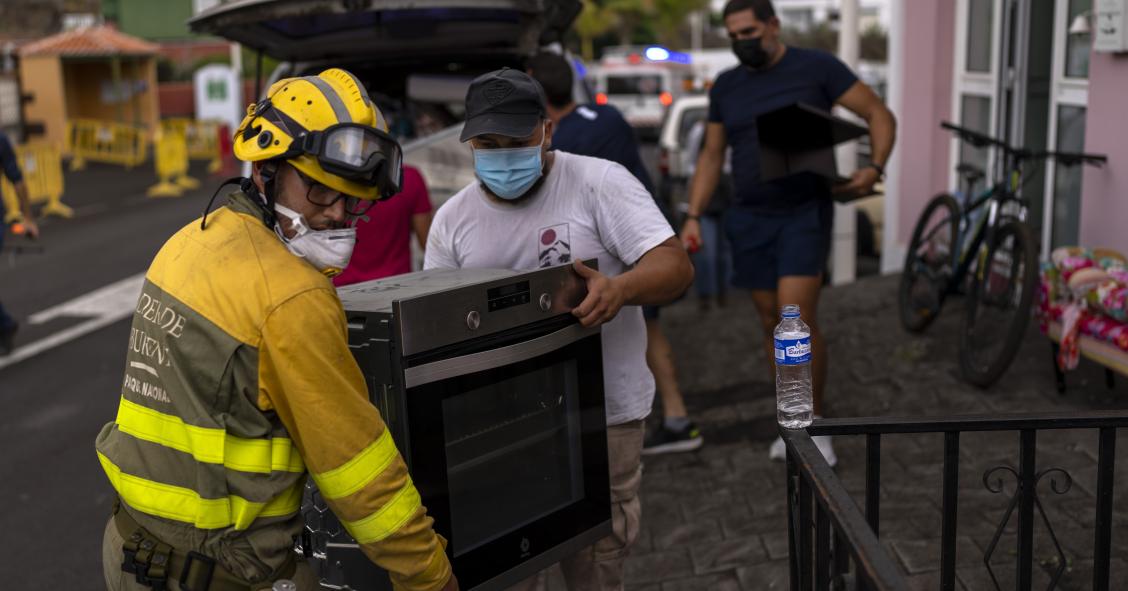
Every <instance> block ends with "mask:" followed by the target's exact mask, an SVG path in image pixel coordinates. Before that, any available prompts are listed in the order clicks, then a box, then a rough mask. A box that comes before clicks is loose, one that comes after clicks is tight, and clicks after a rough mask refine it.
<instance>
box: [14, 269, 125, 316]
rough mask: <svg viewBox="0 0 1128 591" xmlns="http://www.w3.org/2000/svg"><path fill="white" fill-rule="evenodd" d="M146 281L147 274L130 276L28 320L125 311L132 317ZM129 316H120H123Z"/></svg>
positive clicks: (53, 307)
mask: <svg viewBox="0 0 1128 591" xmlns="http://www.w3.org/2000/svg"><path fill="white" fill-rule="evenodd" d="M144 283H145V274H144V273H139V274H137V275H134V276H132V277H126V278H125V279H122V280H121V281H117V282H114V283H111V284H109V285H107V286H105V287H101V288H98V289H96V290H94V291H92V292H90V293H88V294H86V295H82V296H79V297H77V298H75V299H73V300H71V301H69V302H64V303H62V304H59V305H58V306H52V307H50V308H47V309H46V310H42V311H39V312H36V313H35V314H32V315H31V316H29V317H28V322H29V323H31V324H43V323H44V322H47V321H49V320H52V319H54V318H57V317H59V316H80V317H81V316H96V317H99V318H100V317H103V316H108V315H117V314H122V313H123V312H124V313H125V316H128V315H129V313H130V312H132V311H133V308H134V307H135V306H136V305H137V297H138V296H139V295H141V285H142V284H144ZM125 316H119V318H124V317H125Z"/></svg>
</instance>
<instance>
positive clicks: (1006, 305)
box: [960, 221, 1038, 388]
mask: <svg viewBox="0 0 1128 591" xmlns="http://www.w3.org/2000/svg"><path fill="white" fill-rule="evenodd" d="M1037 282H1038V249H1037V245H1036V244H1035V243H1034V235H1033V234H1032V233H1031V231H1030V227H1029V226H1027V225H1026V224H1024V223H1022V222H1019V221H1011V222H1007V223H1006V224H1004V225H1003V226H1001V227H1000V228H999V230H998V231H997V232H996V233H995V237H994V239H993V240H992V241H991V244H989V245H987V247H986V251H985V253H984V256H982V257H981V258H980V259H979V265H978V266H977V268H976V270H975V272H974V274H973V275H972V280H971V289H970V291H969V294H968V298H967V314H966V315H965V316H964V323H963V328H962V330H961V331H960V371H961V373H962V374H963V376H964V379H966V380H967V381H969V382H971V383H973V384H975V385H977V386H979V387H982V388H986V387H988V386H990V385H991V384H994V383H995V382H996V381H998V379H999V378H1000V377H1001V376H1002V375H1003V372H1005V371H1006V370H1007V368H1008V367H1010V364H1011V362H1012V361H1014V356H1015V354H1016V353H1018V347H1019V345H1021V344H1022V338H1023V336H1025V334H1026V328H1027V326H1029V324H1030V308H1031V305H1032V304H1033V302H1034V290H1035V288H1036V285H1037Z"/></svg>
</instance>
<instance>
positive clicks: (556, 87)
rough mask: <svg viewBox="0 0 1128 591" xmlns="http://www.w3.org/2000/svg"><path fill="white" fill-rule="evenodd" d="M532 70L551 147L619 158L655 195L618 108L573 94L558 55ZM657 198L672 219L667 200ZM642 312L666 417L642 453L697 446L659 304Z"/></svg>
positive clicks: (543, 57)
mask: <svg viewBox="0 0 1128 591" xmlns="http://www.w3.org/2000/svg"><path fill="white" fill-rule="evenodd" d="M528 69H529V75H530V76H532V77H533V78H534V79H535V80H536V81H537V82H539V83H540V85H541V87H543V88H544V93H545V97H546V98H547V99H548V105H547V106H546V107H547V110H548V117H549V118H550V119H552V121H553V123H555V125H554V127H553V131H552V140H551V141H552V148H553V149H554V150H561V151H563V152H569V153H571V154H580V155H582V156H592V157H595V158H602V159H604V160H610V161H612V162H618V163H619V164H621V165H623V167H624V168H626V169H627V170H629V171H630V172H631V174H633V175H634V176H635V177H637V178H638V180H639V181H640V182H641V183H642V184H643V186H644V187H646V190H647V191H649V192H650V195H651V196H654V184H653V182H652V181H651V180H650V173H648V172H647V171H646V166H645V165H643V163H642V157H641V156H640V155H639V151H638V140H637V139H635V134H634V130H633V129H631V126H630V124H629V123H627V120H626V119H623V116H622V115H621V114H620V113H619V111H618V109H616V108H615V107H612V106H610V105H577V104H576V102H575V100H573V98H572V84H573V78H572V67H571V65H569V64H568V61H567V60H565V59H564V57H563V56H561V55H559V54H556V53H551V52H542V53H539V54H537V55H536V56H534V57H533V58H532V59H530V60H529V63H528ZM655 201H656V202H657V203H658V209H660V210H661V211H662V214H663V215H665V216H666V219H667V220H670V219H671V218H670V213H669V209H668V208H667V205H666V204H665V203H662V202H661V201H660V200H657V199H656V200H655ZM671 224H672V222H671ZM642 313H643V314H642V315H643V317H644V318H646V363H647V365H648V366H649V367H650V372H651V373H653V374H654V382H655V386H656V388H657V389H658V395H659V397H660V398H661V399H662V412H663V416H664V419H663V421H662V424H661V426H660V427H659V428H658V429H656V430H653V431H651V432H650V433H649V434H648V435H647V436H646V440H645V441H644V442H643V449H642V453H643V454H644V455H651V454H658V453H669V452H678V451H692V450H695V449H697V448H699V447H701V444H702V443H703V442H704V440H703V439H702V437H701V432H700V431H699V430H698V429H697V426H696V425H694V424H693V423H692V422H691V421H690V420H689V418H688V416H687V412H686V409H685V402H684V400H683V399H682V394H681V390H680V389H679V388H678V380H677V374H676V373H675V372H674V359H673V348H672V347H671V346H670V341H669V339H667V338H666V335H665V334H663V333H662V328H661V325H659V324H658V307H657V306H643V307H642Z"/></svg>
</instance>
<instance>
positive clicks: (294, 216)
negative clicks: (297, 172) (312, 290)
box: [274, 203, 356, 277]
mask: <svg viewBox="0 0 1128 591" xmlns="http://www.w3.org/2000/svg"><path fill="white" fill-rule="evenodd" d="M274 211H275V212H277V213H279V214H281V215H284V216H286V217H287V218H289V220H290V224H291V226H292V228H293V230H294V231H295V232H297V233H296V234H295V235H294V237H293V238H286V235H285V234H284V233H283V232H282V226H281V225H280V224H279V223H278V222H274V231H275V232H276V233H277V234H278V237H279V238H281V239H282V243H283V244H285V245H286V248H287V249H288V250H289V251H290V252H291V253H293V254H294V255H295V256H297V257H300V258H303V259H305V260H306V262H308V263H309V264H311V265H313V266H314V268H316V269H317V270H318V271H321V272H322V273H324V274H325V276H326V277H333V276H336V275H340V274H341V271H343V270H344V268H345V266H346V265H348V264H349V259H351V258H352V253H353V248H354V247H356V228H341V229H339V230H314V229H312V228H310V227H309V223H308V222H306V219H305V216H303V215H302V214H300V213H298V212H296V211H294V210H292V209H290V208H288V207H286V206H285V205H279V204H277V203H275V204H274Z"/></svg>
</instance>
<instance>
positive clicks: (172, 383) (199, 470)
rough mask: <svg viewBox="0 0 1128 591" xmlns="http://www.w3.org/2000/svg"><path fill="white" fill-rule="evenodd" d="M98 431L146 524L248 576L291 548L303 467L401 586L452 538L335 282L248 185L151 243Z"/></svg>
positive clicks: (434, 563)
mask: <svg viewBox="0 0 1128 591" xmlns="http://www.w3.org/2000/svg"><path fill="white" fill-rule="evenodd" d="M96 447H97V452H98V459H99V461H100V462H101V463H102V467H103V469H105V472H106V475H107V476H108V477H109V480H110V483H111V484H112V485H113V487H114V489H116V491H117V493H118V495H119V496H120V497H121V500H122V501H123V504H124V506H125V510H128V511H129V512H130V515H131V516H133V517H134V518H135V519H136V520H137V521H138V523H139V524H140V525H141V526H142V527H144V528H146V529H147V530H149V532H150V533H152V534H153V535H154V536H156V537H158V538H160V539H161V540H163V541H165V542H166V543H168V544H171V545H172V546H174V547H177V548H180V549H181V550H184V551H187V550H195V551H197V552H201V553H203V554H206V555H208V556H211V557H213V558H215V559H216V560H218V561H219V562H220V564H221V565H222V566H223V567H224V568H226V569H227V570H228V571H230V572H231V573H233V574H235V575H236V576H240V577H243V578H245V579H247V580H248V581H252V582H257V581H261V580H263V579H264V578H266V577H267V576H268V575H269V574H270V573H272V572H274V571H275V570H276V569H277V568H279V567H280V566H281V565H282V564H283V563H284V561H285V559H286V555H287V553H288V552H291V551H292V550H291V548H292V546H293V540H294V537H295V536H296V535H298V534H299V533H300V531H301V528H302V516H301V515H300V513H299V508H300V505H301V500H302V490H303V486H304V483H305V478H306V473H307V471H308V473H309V474H310V475H311V476H312V477H313V480H314V482H316V483H317V486H318V488H319V489H320V490H321V494H322V496H323V497H324V498H326V499H327V500H328V502H329V505H330V507H331V508H332V509H333V512H334V513H336V514H337V516H338V517H339V518H340V519H341V521H342V523H344V524H345V527H346V529H347V530H348V531H349V533H350V534H352V536H353V537H354V538H356V540H357V541H358V542H359V543H360V544H361V547H362V549H363V550H364V551H365V553H366V554H367V555H368V556H369V558H371V559H372V560H373V561H374V562H376V563H377V564H379V565H380V566H382V567H384V568H385V569H387V570H388V572H389V573H391V576H392V581H393V583H395V585H396V586H397V587H398V588H401V589H407V590H416V589H418V590H431V589H437V588H440V587H442V585H443V584H444V583H445V582H446V580H447V579H448V578H449V576H450V563H449V562H448V561H447V557H446V554H445V552H444V550H443V546H444V545H445V543H444V542H443V541H442V540H441V538H439V537H438V536H437V535H436V534H435V533H434V531H433V530H432V529H431V523H432V520H431V518H430V517H428V516H427V514H426V509H425V508H424V507H423V506H422V505H421V503H420V498H419V493H418V491H417V490H416V489H415V486H414V485H413V484H412V482H411V478H410V477H409V476H408V473H407V467H406V465H405V464H404V462H403V458H401V457H400V455H399V452H398V450H397V449H396V447H395V444H394V443H393V442H392V438H391V434H390V433H389V431H388V429H387V428H386V427H385V425H384V422H383V421H382V419H381V418H380V415H379V413H378V412H377V411H376V409H375V407H373V406H372V404H370V403H369V401H368V397H367V390H366V388H365V384H364V378H363V376H362V374H361V372H360V369H359V367H358V366H357V364H356V362H355V361H354V359H353V357H352V354H351V353H350V352H349V349H348V343H347V329H346V324H345V316H344V311H343V310H342V308H341V302H340V300H339V299H338V298H337V294H336V291H334V289H333V285H332V284H331V283H330V282H329V280H328V279H326V278H325V277H324V276H322V275H321V274H320V273H318V272H317V270H315V269H314V268H313V267H312V266H311V265H309V264H307V263H306V262H305V261H303V260H301V259H300V258H298V257H295V256H294V255H292V254H290V253H289V252H288V251H287V250H286V247H285V246H284V245H283V244H282V242H281V241H280V240H279V239H278V237H277V236H276V235H275V234H274V232H273V230H271V229H269V228H267V227H266V226H265V225H264V224H263V222H262V218H261V214H260V212H259V209H258V207H257V206H256V205H255V204H253V203H252V202H251V201H250V199H249V198H248V197H247V196H246V195H244V194H243V193H235V194H233V195H232V196H231V197H230V198H229V202H228V204H227V206H226V207H224V208H221V209H220V210H218V211H217V212H215V213H214V214H212V215H211V217H209V218H208V225H207V229H206V230H201V229H200V224H199V221H198V220H197V221H196V222H193V223H191V224H189V225H188V226H186V227H184V228H183V229H182V230H180V231H179V232H177V233H176V235H174V236H173V237H172V238H171V239H170V240H169V241H168V242H167V243H166V244H165V245H164V247H163V248H161V251H160V252H159V253H158V254H157V257H156V259H155V260H154V261H153V264H152V266H151V267H150V268H149V271H148V273H147V274H146V276H145V284H144V287H143V289H142V291H141V296H140V299H139V300H138V302H137V309H136V312H135V313H134V315H133V326H132V329H131V331H130V337H129V351H128V354H127V359H126V368H125V379H124V381H123V383H122V388H121V402H120V405H119V407H118V414H117V418H116V419H115V420H114V422H112V423H109V424H107V425H106V426H105V427H104V428H103V429H102V432H101V433H100V434H99V435H98V439H97V442H96Z"/></svg>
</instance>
